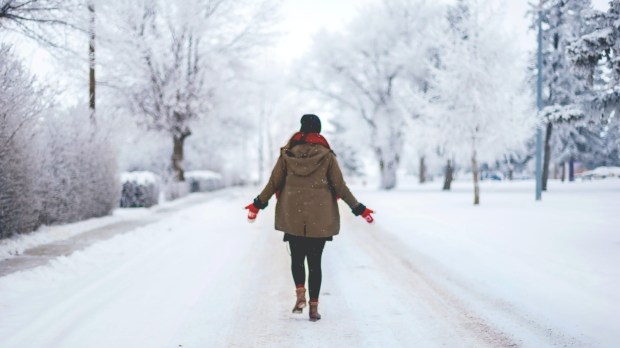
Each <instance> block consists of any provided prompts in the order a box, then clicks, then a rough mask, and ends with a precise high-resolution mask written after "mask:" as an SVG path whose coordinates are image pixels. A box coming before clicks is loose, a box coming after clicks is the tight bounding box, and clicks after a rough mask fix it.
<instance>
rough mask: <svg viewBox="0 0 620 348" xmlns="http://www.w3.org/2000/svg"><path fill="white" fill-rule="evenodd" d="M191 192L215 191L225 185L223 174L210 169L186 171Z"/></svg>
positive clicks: (186, 178)
mask: <svg viewBox="0 0 620 348" xmlns="http://www.w3.org/2000/svg"><path fill="white" fill-rule="evenodd" d="M185 180H186V181H187V182H188V184H189V189H190V192H206V191H215V190H219V189H221V188H223V187H224V180H223V179H222V175H221V174H219V173H216V172H212V171H208V170H196V171H190V172H186V173H185Z"/></svg>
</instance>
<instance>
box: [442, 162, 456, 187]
mask: <svg viewBox="0 0 620 348" xmlns="http://www.w3.org/2000/svg"><path fill="white" fill-rule="evenodd" d="M453 178H454V167H453V165H452V160H448V163H446V173H445V177H444V181H443V190H444V191H450V187H451V186H452V179H453Z"/></svg>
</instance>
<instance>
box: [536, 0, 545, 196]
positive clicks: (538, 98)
mask: <svg viewBox="0 0 620 348" xmlns="http://www.w3.org/2000/svg"><path fill="white" fill-rule="evenodd" d="M542 4H543V2H542V0H541V2H540V5H539V8H538V79H537V80H538V81H537V88H536V105H537V107H538V115H539V117H540V111H541V110H542ZM541 199H542V128H540V124H539V125H538V127H537V129H536V200H537V201H540V200H541Z"/></svg>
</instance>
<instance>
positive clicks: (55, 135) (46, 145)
mask: <svg viewBox="0 0 620 348" xmlns="http://www.w3.org/2000/svg"><path fill="white" fill-rule="evenodd" d="M36 86H37V84H36V81H35V79H34V78H33V77H31V76H30V75H29V73H28V72H27V71H26V70H25V69H24V68H23V66H22V65H21V64H20V63H19V61H18V60H17V59H16V58H15V56H14V55H13V54H12V52H11V50H10V48H8V46H6V45H2V46H0V238H3V237H8V236H11V235H13V234H16V233H23V232H30V231H32V230H34V229H36V228H37V227H38V226H39V225H41V224H54V223H65V222H72V221H77V220H83V219H87V218H91V217H97V216H103V215H107V214H109V213H111V211H112V209H113V208H114V207H115V206H116V205H117V202H118V196H119V191H120V189H119V184H118V179H117V176H116V175H117V169H116V168H117V167H116V163H117V162H116V151H115V150H114V148H113V146H112V144H111V142H110V141H109V137H108V134H107V132H106V131H105V129H104V128H103V127H96V126H95V125H94V124H93V123H92V122H91V121H90V115H89V112H88V110H84V109H73V110H59V109H56V108H54V107H52V106H51V105H50V104H51V103H50V101H51V98H50V97H49V96H48V95H47V93H46V92H45V90H42V89H39V88H38V87H36Z"/></svg>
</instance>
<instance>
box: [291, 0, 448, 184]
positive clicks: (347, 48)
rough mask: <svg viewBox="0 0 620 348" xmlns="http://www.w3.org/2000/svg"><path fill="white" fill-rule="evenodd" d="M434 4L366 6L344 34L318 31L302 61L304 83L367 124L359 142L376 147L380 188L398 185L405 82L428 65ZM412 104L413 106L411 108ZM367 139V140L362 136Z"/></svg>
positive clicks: (388, 0)
mask: <svg viewBox="0 0 620 348" xmlns="http://www.w3.org/2000/svg"><path fill="white" fill-rule="evenodd" d="M436 6H437V5H436V4H434V3H431V2H429V1H424V0H384V1H382V2H380V3H378V4H374V5H371V6H369V7H368V8H366V9H365V10H364V11H362V12H361V13H360V14H359V15H358V16H357V17H356V19H355V20H353V21H352V22H351V23H350V24H349V25H348V26H347V27H346V29H345V33H343V34H338V33H326V32H323V33H320V34H319V35H317V36H316V37H315V39H314V45H313V47H312V49H311V56H310V57H309V58H308V60H307V61H305V62H302V63H301V64H300V66H299V70H300V75H301V78H300V81H299V85H300V86H301V88H303V89H306V90H311V91H314V92H316V93H317V94H318V95H319V96H321V97H322V98H323V100H325V101H328V102H331V103H333V105H335V106H336V107H337V108H338V109H340V110H343V112H342V114H343V115H347V114H354V116H355V118H354V119H352V120H351V121H350V122H355V123H356V124H360V125H363V126H364V128H365V129H366V134H367V135H366V136H365V137H357V139H356V144H355V145H356V146H358V147H359V145H362V144H363V145H366V146H369V148H370V149H371V150H372V152H373V155H374V158H375V159H376V162H377V164H378V167H379V170H380V174H381V185H380V186H381V188H382V189H392V188H394V187H395V186H396V180H397V178H396V173H397V170H398V168H399V165H400V163H401V156H403V153H402V151H403V145H404V142H405V139H406V133H407V123H408V120H407V119H408V118H410V117H411V115H410V114H409V113H408V111H407V108H404V107H403V105H402V103H407V102H408V103H410V102H411V100H408V101H407V100H405V99H406V93H405V90H404V89H403V88H401V86H403V85H405V84H406V83H407V84H408V83H412V81H413V80H415V83H412V84H415V85H416V86H415V88H411V89H410V90H411V91H416V92H417V91H418V89H420V88H421V87H420V85H421V84H422V83H418V82H420V80H422V79H418V78H417V76H418V74H421V73H423V72H424V69H425V68H426V59H425V56H426V54H427V49H426V47H427V46H428V45H429V42H430V39H429V37H428V36H427V35H424V34H422V33H428V32H430V31H432V30H433V29H432V18H433V16H432V14H433V13H434V11H435V9H436ZM409 109H412V107H410V108H409ZM363 139H366V140H365V141H363Z"/></svg>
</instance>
